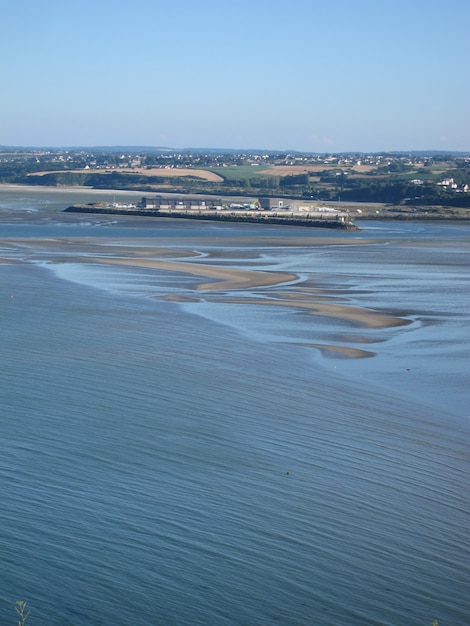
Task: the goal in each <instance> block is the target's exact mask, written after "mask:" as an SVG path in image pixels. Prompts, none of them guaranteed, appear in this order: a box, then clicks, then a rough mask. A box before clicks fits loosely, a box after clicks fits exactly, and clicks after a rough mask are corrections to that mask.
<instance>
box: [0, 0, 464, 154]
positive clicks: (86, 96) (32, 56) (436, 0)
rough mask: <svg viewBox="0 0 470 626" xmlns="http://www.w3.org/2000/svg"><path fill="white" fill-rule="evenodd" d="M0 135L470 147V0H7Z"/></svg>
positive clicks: (275, 145)
mask: <svg viewBox="0 0 470 626" xmlns="http://www.w3.org/2000/svg"><path fill="white" fill-rule="evenodd" d="M0 15H1V23H2V34H1V38H0V53H1V57H0V58H1V63H0V79H1V97H0V145H15V146H98V145H100V146H111V145H127V146H129V145H134V146H135V145H139V146H168V147H174V148H185V147H209V148H240V149H249V148H259V149H266V150H271V149H272V150H302V151H312V152H341V151H371V152H372V151H382V150H429V149H434V150H465V151H470V77H469V73H470V71H469V70H470V46H469V40H470V0H445V1H444V0H321V1H320V0H164V1H162V0H129V1H124V0H14V1H11V0H0Z"/></svg>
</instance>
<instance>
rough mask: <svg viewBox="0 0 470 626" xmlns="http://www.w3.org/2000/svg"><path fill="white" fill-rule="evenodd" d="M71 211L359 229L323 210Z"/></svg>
mask: <svg viewBox="0 0 470 626" xmlns="http://www.w3.org/2000/svg"><path fill="white" fill-rule="evenodd" d="M64 211H65V212H69V213H99V214H108V215H127V216H128V217H130V216H139V217H170V218H184V219H190V220H213V221H218V222H246V223H252V224H282V225H283V226H286V225H290V226H309V227H313V228H334V229H339V230H359V228H358V227H357V226H356V225H355V224H353V223H352V222H351V221H349V218H348V217H347V216H343V215H335V216H334V218H333V217H331V216H330V215H326V214H321V213H315V214H311V213H307V214H305V215H302V216H300V215H299V214H298V213H295V212H291V211H286V212H285V213H283V214H281V215H280V214H279V212H276V213H272V212H266V213H263V212H255V211H210V210H206V211H204V210H196V211H191V210H188V211H174V210H172V211H165V210H161V209H158V210H155V209H147V208H139V207H130V208H123V207H114V206H102V205H100V206H97V205H93V204H91V205H88V204H87V205H82V204H75V205H72V206H69V207H67V208H66V209H64Z"/></svg>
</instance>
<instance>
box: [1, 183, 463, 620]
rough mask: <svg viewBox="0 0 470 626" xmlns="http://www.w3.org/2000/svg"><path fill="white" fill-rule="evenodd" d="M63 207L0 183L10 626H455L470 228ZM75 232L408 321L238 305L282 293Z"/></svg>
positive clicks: (64, 197) (4, 522) (61, 199)
mask: <svg viewBox="0 0 470 626" xmlns="http://www.w3.org/2000/svg"><path fill="white" fill-rule="evenodd" d="M70 197H71V196H70V195H69V194H67V193H66V192H63V193H62V194H52V193H49V192H47V193H46V191H44V190H43V191H41V192H28V191H26V190H22V191H21V192H19V191H15V190H13V191H10V190H4V189H3V190H0V239H1V241H0V257H1V258H3V259H5V260H6V261H7V262H6V263H0V336H1V343H0V345H1V354H2V360H1V363H2V364H1V366H0V390H1V396H0V428H1V434H2V436H1V438H0V449H1V455H0V463H1V466H0V481H1V482H0V484H1V488H2V492H1V493H2V505H1V507H0V557H1V564H2V567H1V574H0V577H1V583H0V620H1V622H2V624H8V623H11V624H13V623H15V614H14V610H13V604H14V603H15V601H16V600H18V599H22V600H26V601H27V602H28V605H29V606H30V608H31V611H32V614H31V617H30V618H29V621H30V623H31V624H32V625H33V624H47V625H48V626H54V625H57V626H59V625H60V626H63V625H74V626H85V625H87V626H88V625H89V624H98V625H99V624H116V625H117V624H121V625H126V626H127V625H131V624H132V625H133V626H140V625H142V626H143V625H148V624H162V625H163V624H164V625H167V624H175V625H194V624H200V625H212V624H214V625H218V624H227V625H229V624H230V625H231V624H239V625H243V626H252V625H255V624H256V625H265V624H266V625H271V624H280V625H289V626H290V625H305V626H307V625H310V624H321V625H323V624H325V625H332V626H333V625H335V626H336V625H352V626H360V625H361V626H362V625H364V624H370V625H384V626H385V625H386V626H397V625H398V624H400V625H402V624H403V625H405V624H406V625H410V626H415V625H416V626H418V625H419V626H421V625H429V624H430V623H431V622H432V621H433V620H435V619H437V620H439V624H440V626H462V625H463V624H466V623H468V620H469V615H470V611H469V608H470V607H469V599H468V598H469V595H468V591H469V580H470V560H469V552H470V550H469V545H468V531H469V509H470V506H469V487H468V474H469V471H468V470H469V462H468V443H469V439H470V437H469V417H470V408H469V407H470V404H469V395H470V394H469V391H468V378H469V365H468V363H469V359H468V357H469V354H468V337H469V335H468V328H469V322H470V319H469V318H470V309H469V306H468V304H469V296H468V294H469V278H470V272H469V267H470V265H469V257H470V227H469V226H466V225H439V224H436V225H434V224H426V225H422V224H395V223H370V224H367V223H364V224H361V225H362V227H363V229H364V230H362V231H361V232H360V233H353V234H351V235H346V236H347V237H351V239H359V240H361V239H368V240H369V239H374V240H376V243H372V244H368V245H358V246H339V245H337V244H336V242H335V238H336V237H337V236H338V234H337V233H329V232H323V231H312V230H309V229H299V228H284V227H275V226H270V227H267V226H266V227H262V228H260V227H257V226H256V225H233V224H232V225H229V224H225V225H217V224H213V223H207V224H204V223H201V222H190V221H174V220H163V222H161V223H160V222H159V223H158V225H155V222H154V221H153V220H152V221H150V220H145V219H141V220H129V219H126V218H123V219H103V216H96V217H92V216H77V215H75V216H73V215H61V214H60V212H59V209H60V208H63V207H65V206H67V205H68V204H70V203H71V202H72V201H76V200H75V198H76V197H77V196H76V195H74V196H73V199H72V200H71V199H70ZM80 201H82V200H80ZM87 201H90V200H87ZM61 203H62V204H61ZM273 237H274V238H276V242H274V241H273V240H272V238H273ZM299 237H302V238H305V237H321V238H325V237H326V238H331V241H332V243H331V245H327V246H322V247H311V246H309V245H306V244H302V245H300V243H299V242H295V241H294V240H295V239H296V238H299ZM84 238H93V242H94V245H95V246H99V247H100V250H101V251H102V253H103V254H105V253H106V250H107V249H110V250H111V247H112V245H113V244H114V243H120V244H122V245H126V246H132V247H134V248H135V247H137V248H138V247H139V246H145V247H149V246H150V247H156V248H162V247H168V248H172V249H179V250H181V249H183V250H195V251H197V252H198V253H199V255H200V256H198V257H192V259H189V261H190V262H193V263H203V264H204V263H205V264H212V265H222V266H224V267H241V268H243V269H250V268H255V269H260V270H263V269H264V270H277V271H288V272H293V273H297V274H298V275H299V277H300V280H299V281H298V283H296V284H295V285H291V286H289V288H290V289H291V290H296V289H298V290H300V289H303V288H313V287H315V288H323V289H328V297H329V298H335V299H336V300H337V301H338V302H342V303H346V304H350V305H353V306H356V307H368V308H372V309H376V310H379V311H383V312H390V313H392V314H394V315H398V316H401V317H403V318H404V319H406V320H408V321H409V324H408V325H406V326H401V327H398V328H385V329H364V328H361V327H358V326H355V325H352V324H349V323H347V322H344V321H342V320H340V319H332V318H326V317H322V316H312V315H308V314H307V313H306V312H305V310H301V309H297V308H294V307H270V306H262V305H260V304H256V303H253V304H250V303H244V304H238V301H239V300H240V298H242V297H243V298H244V299H250V298H251V299H253V301H254V300H255V299H256V300H259V299H260V297H261V296H263V297H265V298H266V297H267V298H275V297H276V296H277V295H279V294H281V293H283V291H284V290H285V287H284V286H282V285H277V286H274V287H269V288H266V287H265V288H258V289H252V290H245V291H243V292H242V291H237V292H230V291H224V292H201V291H200V290H197V286H198V284H199V283H201V282H206V279H203V280H201V279H200V278H197V277H196V276H192V275H190V274H184V275H182V274H180V273H175V272H165V271H163V270H148V269H139V268H131V267H118V266H106V265H98V264H93V263H89V262H88V261H87V257H88V256H89V255H90V254H94V251H95V250H96V248H93V250H92V248H91V247H90V243H89V241H88V240H87V241H85V240H84ZM54 239H59V240H60V241H61V242H62V241H63V240H64V239H66V240H67V241H68V242H69V244H68V245H69V248H68V249H66V246H64V245H62V243H60V245H58V246H57V247H56V248H54V246H51V245H50V241H51V240H54ZM44 240H47V241H48V242H49V243H48V245H44ZM166 296H184V297H186V298H191V299H192V300H195V301H192V302H184V303H178V302H171V301H168V300H165V298H166ZM314 343H318V344H323V345H328V344H331V345H341V346H346V347H353V348H360V349H364V350H367V351H370V352H371V353H372V354H373V355H374V356H372V357H370V358H366V359H347V358H330V357H328V356H326V353H324V352H323V353H322V352H319V351H318V350H317V349H315V348H312V347H307V345H306V344H314Z"/></svg>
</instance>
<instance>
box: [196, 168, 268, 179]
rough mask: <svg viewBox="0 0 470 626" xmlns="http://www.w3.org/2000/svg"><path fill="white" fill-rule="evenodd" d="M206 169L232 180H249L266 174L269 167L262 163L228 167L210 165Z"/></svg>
mask: <svg viewBox="0 0 470 626" xmlns="http://www.w3.org/2000/svg"><path fill="white" fill-rule="evenodd" d="M206 169H207V170H209V171H210V172H214V173H215V174H218V175H219V176H222V178H225V179H226V180H229V181H230V180H249V179H250V178H255V177H257V176H260V177H262V176H265V175H266V173H265V172H266V170H267V169H268V168H266V167H263V166H261V165H228V166H227V167H208V168H206Z"/></svg>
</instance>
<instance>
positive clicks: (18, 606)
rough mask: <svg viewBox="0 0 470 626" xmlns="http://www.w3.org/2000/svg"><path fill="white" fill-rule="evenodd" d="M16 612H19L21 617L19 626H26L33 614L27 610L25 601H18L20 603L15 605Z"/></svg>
mask: <svg viewBox="0 0 470 626" xmlns="http://www.w3.org/2000/svg"><path fill="white" fill-rule="evenodd" d="M15 611H16V612H17V614H18V617H19V620H18V626H24V625H25V622H26V620H27V619H28V617H29V614H30V612H31V611H28V610H27V609H26V602H23V600H18V602H17V603H16V604H15Z"/></svg>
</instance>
